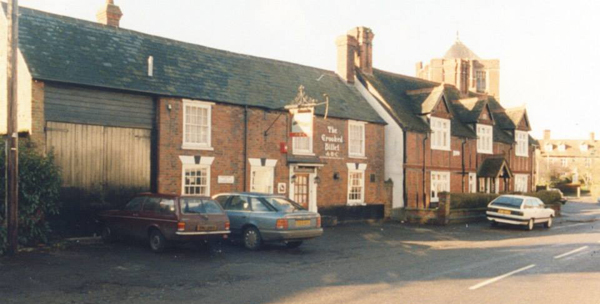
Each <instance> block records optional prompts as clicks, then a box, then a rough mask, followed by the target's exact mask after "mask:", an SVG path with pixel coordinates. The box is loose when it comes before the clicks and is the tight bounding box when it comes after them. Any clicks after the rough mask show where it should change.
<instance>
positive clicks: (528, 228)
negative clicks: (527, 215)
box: [527, 219, 533, 231]
mask: <svg viewBox="0 0 600 304" xmlns="http://www.w3.org/2000/svg"><path fill="white" fill-rule="evenodd" d="M527 230H529V231H531V230H533V219H529V222H527Z"/></svg>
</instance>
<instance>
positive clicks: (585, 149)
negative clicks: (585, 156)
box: [579, 143, 588, 152]
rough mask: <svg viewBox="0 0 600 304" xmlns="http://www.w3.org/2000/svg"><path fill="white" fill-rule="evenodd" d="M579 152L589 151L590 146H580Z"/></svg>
mask: <svg viewBox="0 0 600 304" xmlns="http://www.w3.org/2000/svg"><path fill="white" fill-rule="evenodd" d="M579 150H580V151H581V152H587V150H588V145H587V144H586V143H583V144H581V145H580V146H579Z"/></svg>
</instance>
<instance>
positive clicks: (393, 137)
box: [354, 80, 404, 208]
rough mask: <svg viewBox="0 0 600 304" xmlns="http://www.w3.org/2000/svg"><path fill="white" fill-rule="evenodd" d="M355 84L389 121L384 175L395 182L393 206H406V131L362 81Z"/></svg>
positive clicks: (386, 127)
mask: <svg viewBox="0 0 600 304" xmlns="http://www.w3.org/2000/svg"><path fill="white" fill-rule="evenodd" d="M354 86H355V87H356V89H357V90H358V91H359V92H360V93H361V94H362V96H363V97H364V98H365V99H366V100H367V101H368V102H369V105H371V107H372V108H373V109H375V111H376V112H377V114H379V116H381V118H383V119H384V120H385V122H387V125H386V126H385V174H384V175H385V179H386V180H387V179H388V178H391V179H392V181H393V182H394V189H393V196H394V197H393V202H392V208H402V207H404V146H403V145H404V131H402V128H400V126H399V125H398V124H397V123H396V121H395V120H394V119H393V118H392V116H391V115H390V114H389V113H388V112H387V111H386V109H385V108H384V107H383V106H382V105H381V104H380V103H379V101H378V100H377V99H375V97H373V95H372V94H371V93H370V92H369V90H367V88H365V87H364V86H363V85H362V83H360V81H358V80H355V81H354Z"/></svg>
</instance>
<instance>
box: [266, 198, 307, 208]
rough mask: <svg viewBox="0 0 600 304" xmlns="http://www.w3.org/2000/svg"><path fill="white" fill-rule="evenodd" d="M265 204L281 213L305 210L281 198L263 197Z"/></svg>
mask: <svg viewBox="0 0 600 304" xmlns="http://www.w3.org/2000/svg"><path fill="white" fill-rule="evenodd" d="M262 199H264V200H265V201H266V202H267V203H269V204H270V205H271V206H273V207H275V209H277V210H279V211H283V212H293V211H299V210H305V209H304V208H303V207H302V206H300V205H298V203H295V202H293V201H291V200H289V199H286V198H281V197H263V198H262Z"/></svg>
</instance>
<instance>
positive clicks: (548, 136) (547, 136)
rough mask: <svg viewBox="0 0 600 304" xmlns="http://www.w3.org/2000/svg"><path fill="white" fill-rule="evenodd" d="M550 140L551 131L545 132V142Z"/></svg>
mask: <svg viewBox="0 0 600 304" xmlns="http://www.w3.org/2000/svg"><path fill="white" fill-rule="evenodd" d="M549 139H550V130H544V140H549Z"/></svg>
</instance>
